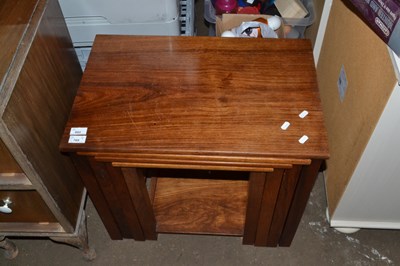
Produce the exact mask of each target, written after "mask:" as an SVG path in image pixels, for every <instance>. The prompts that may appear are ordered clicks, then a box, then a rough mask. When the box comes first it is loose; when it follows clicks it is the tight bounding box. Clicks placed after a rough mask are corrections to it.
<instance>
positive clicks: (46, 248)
mask: <svg viewBox="0 0 400 266" xmlns="http://www.w3.org/2000/svg"><path fill="white" fill-rule="evenodd" d="M325 210H326V200H325V191H324V181H323V177H322V175H321V176H320V177H319V178H318V180H317V182H316V184H315V187H314V189H313V191H312V193H311V196H310V199H309V202H308V205H307V208H306V210H305V213H304V216H303V218H302V221H301V223H300V225H299V228H298V231H297V233H296V236H295V238H294V240H293V242H292V245H291V246H290V247H279V248H265V247H253V246H244V245H242V243H241V238H239V237H222V236H197V235H168V234H160V235H159V239H158V240H157V241H146V242H136V241H134V240H118V241H115V240H114V241H112V240H110V238H109V237H108V234H107V232H106V230H105V228H104V226H103V224H102V223H101V221H100V218H99V217H98V215H97V212H96V210H95V209H94V207H93V205H92V204H91V202H90V201H89V202H88V206H87V213H88V231H89V242H90V245H91V246H92V247H93V248H95V250H96V252H97V257H96V259H95V260H94V261H90V262H88V261H86V260H84V259H83V257H82V255H81V252H80V250H78V249H76V248H73V247H70V246H68V245H64V244H58V243H55V242H52V241H51V240H48V239H13V238H12V240H13V241H14V243H15V244H16V245H17V246H18V248H19V255H18V256H17V257H16V258H15V259H14V260H7V259H5V258H3V257H2V256H0V265H24V266H29V265H31V266H39V265H40V266H43V265H65V266H70V265H104V266H109V265H207V266H211V265H218V266H223V265H227V266H228V265H229V266H235V265H310V266H312V265H318V266H320V265H397V264H399V265H400V253H399V250H400V231H395V230H365V229H364V230H360V231H358V232H356V233H354V234H342V233H339V232H337V231H335V230H334V229H332V228H330V227H329V224H328V222H327V220H326V216H325Z"/></svg>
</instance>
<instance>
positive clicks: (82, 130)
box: [69, 127, 88, 136]
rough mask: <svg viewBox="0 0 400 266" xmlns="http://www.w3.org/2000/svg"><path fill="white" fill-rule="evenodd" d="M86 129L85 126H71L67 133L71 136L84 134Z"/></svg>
mask: <svg viewBox="0 0 400 266" xmlns="http://www.w3.org/2000/svg"><path fill="white" fill-rule="evenodd" d="M87 130H88V128H87V127H72V128H71V130H70V131H69V134H70V135H71V136H76V135H86V134H87Z"/></svg>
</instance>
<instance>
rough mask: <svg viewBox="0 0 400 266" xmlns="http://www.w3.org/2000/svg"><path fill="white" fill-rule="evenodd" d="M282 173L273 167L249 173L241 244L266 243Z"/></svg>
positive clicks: (262, 244)
mask: <svg viewBox="0 0 400 266" xmlns="http://www.w3.org/2000/svg"><path fill="white" fill-rule="evenodd" d="M283 173H284V171H283V170H282V169H274V171H273V172H271V173H262V172H252V173H250V178H249V192H248V202H247V210H246V221H245V226H244V233H243V244H245V245H256V246H266V245H267V240H268V233H269V230H270V226H271V222H272V219H273V215H274V211H275V205H276V200H277V197H278V193H279V190H280V186H281V182H282V176H283ZM276 245H278V242H276V243H275V246H276Z"/></svg>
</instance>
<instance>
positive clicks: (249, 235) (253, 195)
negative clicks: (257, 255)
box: [243, 172, 267, 245]
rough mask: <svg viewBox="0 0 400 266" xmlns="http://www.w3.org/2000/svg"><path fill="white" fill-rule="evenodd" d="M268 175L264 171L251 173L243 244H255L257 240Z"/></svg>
mask: <svg viewBox="0 0 400 266" xmlns="http://www.w3.org/2000/svg"><path fill="white" fill-rule="evenodd" d="M266 177H267V174H266V173H263V172H259V173H258V172H252V173H250V177H249V185H248V186H249V192H248V198H247V207H246V223H245V227H244V232H243V244H245V245H254V242H255V240H256V234H257V226H258V220H259V217H260V210H261V204H262V198H263V193H264V184H265V182H266Z"/></svg>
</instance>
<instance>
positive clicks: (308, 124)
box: [59, 35, 329, 246]
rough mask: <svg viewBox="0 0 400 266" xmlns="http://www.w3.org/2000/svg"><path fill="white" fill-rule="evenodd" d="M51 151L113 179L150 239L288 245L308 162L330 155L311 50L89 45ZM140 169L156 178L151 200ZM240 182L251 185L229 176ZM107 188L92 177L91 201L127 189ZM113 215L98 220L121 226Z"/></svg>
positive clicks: (126, 39) (199, 43) (234, 43)
mask: <svg viewBox="0 0 400 266" xmlns="http://www.w3.org/2000/svg"><path fill="white" fill-rule="evenodd" d="M304 110H306V111H308V115H307V116H306V117H305V118H301V117H299V114H300V113H301V112H302V111H304ZM285 121H288V122H290V127H289V128H288V129H287V130H282V129H281V125H282V124H283V123H284V122H285ZM72 127H87V129H88V131H87V134H86V141H85V142H84V143H68V139H69V137H70V129H71V128H72ZM303 135H307V136H308V141H306V142H305V143H304V144H301V143H299V139H300V138H301V137H302V136H303ZM59 148H60V149H61V150H62V151H65V152H71V153H75V154H77V156H82V157H85V156H86V157H90V158H92V168H94V169H95V168H96V167H95V165H102V164H105V165H108V167H109V170H108V172H110V169H114V170H113V171H116V170H115V169H119V168H121V169H122V170H121V171H122V173H123V175H124V178H125V183H126V186H127V189H128V190H129V193H130V200H131V201H132V206H133V207H134V209H135V211H136V213H137V215H138V219H139V221H140V224H141V228H142V230H144V231H143V232H145V233H144V234H145V238H147V239H148V237H147V236H150V239H152V238H151V237H154V236H156V233H194V234H219V235H235V236H243V244H251V245H257V246H266V245H270V246H277V245H279V244H281V243H282V244H283V243H284V244H287V243H290V242H291V239H293V237H294V234H295V231H296V228H297V225H298V222H299V217H301V214H302V212H303V211H304V207H305V201H306V200H307V199H308V195H309V193H310V186H311V187H312V184H313V180H315V176H316V175H317V172H315V171H314V168H315V167H314V166H315V165H314V163H313V162H314V161H315V159H316V160H317V161H320V159H324V158H327V157H328V156H329V153H328V146H327V135H326V130H325V127H324V119H323V114H322V109H321V104H320V99H319V92H318V86H317V81H316V74H315V67H314V60H313V58H312V49H311V44H310V42H309V41H307V40H286V39H280V40H265V39H241V38H232V39H226V38H210V37H161V36H158V37H157V36H101V35H100V36H97V37H96V40H95V43H94V47H93V49H92V52H91V57H90V59H89V62H88V64H87V67H86V70H85V73H84V75H83V78H82V81H81V84H80V89H79V90H78V93H77V96H76V98H75V101H74V104H73V107H72V111H71V115H70V117H69V120H68V123H67V125H66V127H65V130H64V133H63V136H62V139H61V142H60V145H59ZM111 167H112V168H111ZM139 168H140V171H139ZM301 168H303V169H304V171H302V172H301V177H298V175H299V174H300V171H299V169H301ZM142 170H143V173H145V176H146V177H150V178H153V182H152V184H151V185H150V195H149V193H148V192H147V190H146V188H145V182H144V176H142ZM95 172H98V170H96V169H95ZM111 172H112V171H111ZM242 172H247V173H249V172H250V175H249V176H247V177H246V178H243V177H242V178H236V177H237V176H238V175H236V174H235V175H231V174H230V173H242ZM186 173H192V174H193V175H192V176H191V175H190V174H189V175H186ZM211 173H213V174H211ZM214 173H219V174H216V175H214ZM164 174H165V175H164ZM97 175H98V174H97ZM202 175H203V176H202ZM222 175H225V177H223V178H221V176H222ZM109 178H110V177H108V178H103V177H99V176H97V177H96V179H97V182H98V185H99V187H100V190H101V191H96V189H93V188H92V189H91V190H89V191H94V192H93V193H96V194H97V195H96V197H97V196H99V198H102V197H103V196H104V195H105V194H108V193H106V192H105V190H107V191H109V192H110V196H111V197H110V198H109V199H106V201H108V205H109V206H110V207H111V206H112V205H114V204H116V203H117V202H118V201H120V200H122V199H124V198H126V195H121V194H119V193H115V191H116V189H117V187H118V186H125V184H123V183H122V182H120V183H118V184H117V183H116V180H117V179H118V180H120V177H119V175H118V177H115V178H113V180H109ZM298 178H301V181H300V182H297V180H298ZM93 183H94V182H93ZM110 186H113V189H112V190H111V189H110ZM124 189H125V188H124ZM124 189H122V188H118V189H117V190H118V191H119V192H120V193H124V192H123V190H124ZM113 190H115V191H113ZM101 194H103V195H101ZM110 200H112V201H113V202H112V203H111V202H110ZM94 203H95V205H96V204H99V205H102V208H103V207H105V204H104V199H103V200H101V201H100V202H99V203H96V202H95V201H94ZM111 212H112V211H111ZM153 214H154V217H153ZM111 215H112V216H113V217H107V219H105V220H108V221H111V220H112V219H111V218H114V220H115V221H116V222H117V223H118V224H120V223H125V225H126V226H127V225H128V224H129V223H128V224H126V223H127V221H126V220H125V221H119V220H120V219H126V217H125V218H124V217H123V215H120V214H118V213H111ZM110 225H111V226H112V222H111V223H110ZM144 225H146V226H147V227H145V226H144ZM154 225H155V226H154ZM154 227H155V229H154ZM120 228H121V227H120ZM124 230H125V229H124ZM272 230H273V231H274V232H272ZM275 230H276V232H275ZM122 236H124V235H123V234H122ZM154 238H155V237H154Z"/></svg>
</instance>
